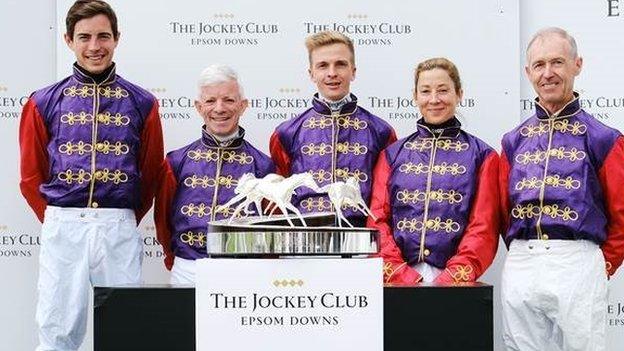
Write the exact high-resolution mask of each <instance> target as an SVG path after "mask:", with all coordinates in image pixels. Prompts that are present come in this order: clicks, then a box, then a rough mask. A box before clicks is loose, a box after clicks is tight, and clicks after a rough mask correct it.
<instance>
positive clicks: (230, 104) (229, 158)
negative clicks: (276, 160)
mask: <svg viewBox="0 0 624 351" xmlns="http://www.w3.org/2000/svg"><path fill="white" fill-rule="evenodd" d="M247 105H248V100H247V99H246V98H245V94H244V92H243V87H242V86H241V84H240V79H239V77H238V74H237V73H236V72H235V71H234V70H233V69H232V68H230V67H228V66H223V65H212V66H209V67H207V68H206V69H205V70H204V71H202V73H201V75H200V77H199V82H198V97H197V100H196V101H195V108H196V109H197V112H198V114H199V115H200V116H201V117H202V119H203V121H204V125H203V127H202V129H201V138H200V139H198V140H196V141H194V142H192V143H190V144H188V145H186V146H184V147H182V148H180V149H178V150H174V151H171V152H170V153H168V154H167V160H166V162H165V171H164V172H163V178H162V180H161V184H160V186H159V188H158V193H157V194H156V205H155V211H154V218H155V222H156V234H157V236H158V241H159V242H160V243H161V245H162V246H163V249H164V252H165V266H166V267H167V269H169V270H171V283H172V284H174V285H194V284H195V260H197V259H200V258H205V257H207V251H206V243H207V241H206V227H207V224H208V222H209V221H214V220H219V219H224V218H229V217H230V216H232V215H233V211H234V208H229V209H220V206H222V205H223V204H225V203H226V202H228V201H229V200H230V199H231V198H232V197H234V196H235V193H234V190H235V188H236V185H237V184H238V179H239V178H240V177H241V176H242V175H243V174H245V173H251V174H253V175H254V176H255V177H256V178H262V177H264V176H265V175H267V174H269V173H273V172H274V170H275V168H274V166H273V162H272V161H271V159H270V158H269V157H268V156H267V155H265V154H264V153H262V152H261V151H260V150H258V149H256V148H255V147H254V146H253V145H251V144H250V143H249V142H248V141H247V140H245V130H244V129H243V128H242V127H240V126H239V120H240V118H241V116H242V115H243V113H244V112H245V109H246V108H247Z"/></svg>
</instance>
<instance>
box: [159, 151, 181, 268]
mask: <svg viewBox="0 0 624 351" xmlns="http://www.w3.org/2000/svg"><path fill="white" fill-rule="evenodd" d="M177 184H178V181H177V180H176V177H175V175H174V174H173V170H172V169H171V165H169V162H167V161H165V162H164V169H163V172H162V176H161V177H160V182H159V185H158V191H157V192H156V202H155V204H154V223H155V225H156V238H157V239H158V242H159V243H160V245H162V248H163V252H164V253H165V267H167V269H168V270H171V267H173V260H174V258H175V257H174V255H173V251H172V250H171V228H172V227H173V226H172V224H171V223H170V220H171V208H172V207H173V198H174V197H175V194H176V191H177V187H178V185H177Z"/></svg>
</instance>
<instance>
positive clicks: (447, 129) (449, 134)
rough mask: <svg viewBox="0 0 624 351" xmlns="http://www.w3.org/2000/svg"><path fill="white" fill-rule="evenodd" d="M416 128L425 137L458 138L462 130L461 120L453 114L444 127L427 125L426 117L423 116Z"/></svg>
mask: <svg viewBox="0 0 624 351" xmlns="http://www.w3.org/2000/svg"><path fill="white" fill-rule="evenodd" d="M449 122H450V123H449ZM416 130H417V134H419V135H420V136H421V137H425V138H431V137H438V138H457V136H459V132H460V131H461V122H459V120H458V119H457V117H455V116H453V118H452V119H451V120H449V121H448V122H445V123H444V124H443V127H440V128H435V126H428V125H426V124H425V119H424V118H421V119H419V120H418V121H417V122H416Z"/></svg>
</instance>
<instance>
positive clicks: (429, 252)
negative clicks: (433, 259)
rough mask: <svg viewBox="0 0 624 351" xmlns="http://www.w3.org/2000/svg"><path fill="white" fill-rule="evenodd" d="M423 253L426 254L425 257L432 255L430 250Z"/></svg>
mask: <svg viewBox="0 0 624 351" xmlns="http://www.w3.org/2000/svg"><path fill="white" fill-rule="evenodd" d="M423 253H424V254H425V256H429V254H431V251H429V249H425V251H424V252H423Z"/></svg>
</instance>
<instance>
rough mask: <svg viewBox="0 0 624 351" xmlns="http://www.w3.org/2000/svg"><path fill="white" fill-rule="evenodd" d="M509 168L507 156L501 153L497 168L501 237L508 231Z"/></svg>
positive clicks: (509, 205) (509, 211) (509, 208)
mask: <svg viewBox="0 0 624 351" xmlns="http://www.w3.org/2000/svg"><path fill="white" fill-rule="evenodd" d="M510 169H511V166H510V165H509V161H508V160H507V155H505V152H504V151H503V152H502V153H501V157H500V164H499V167H498V191H499V194H500V227H501V228H500V233H501V235H503V237H504V236H505V235H506V234H507V230H508V229H509V214H510V213H511V203H510V201H509V172H510Z"/></svg>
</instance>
